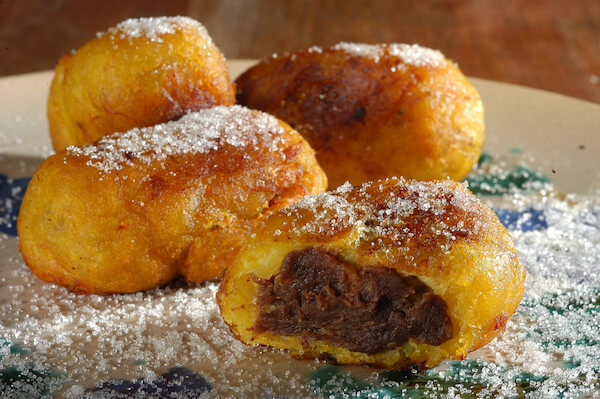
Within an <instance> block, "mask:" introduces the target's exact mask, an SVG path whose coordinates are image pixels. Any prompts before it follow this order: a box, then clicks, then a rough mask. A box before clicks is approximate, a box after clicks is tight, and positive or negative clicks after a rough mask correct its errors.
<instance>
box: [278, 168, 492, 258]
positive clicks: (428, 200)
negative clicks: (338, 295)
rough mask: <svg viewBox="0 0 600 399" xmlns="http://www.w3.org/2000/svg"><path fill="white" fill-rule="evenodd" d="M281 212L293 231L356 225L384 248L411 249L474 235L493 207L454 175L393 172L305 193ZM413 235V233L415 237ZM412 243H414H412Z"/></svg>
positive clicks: (329, 231) (325, 231) (322, 231)
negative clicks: (413, 177)
mask: <svg viewBox="0 0 600 399" xmlns="http://www.w3.org/2000/svg"><path fill="white" fill-rule="evenodd" d="M281 212H283V213H284V214H286V215H287V216H290V217H291V220H292V222H291V225H290V226H289V234H291V235H292V236H305V235H309V236H310V235H319V236H322V237H333V236H335V235H336V234H337V233H340V232H342V231H345V230H347V229H350V228H357V229H359V230H360V231H361V232H362V233H361V237H362V238H361V240H363V241H364V243H366V244H368V245H370V246H372V247H373V249H374V250H381V251H382V252H383V253H388V252H390V253H391V252H394V253H396V252H397V251H396V250H397V249H398V248H399V249H400V251H404V252H409V250H410V251H412V252H414V248H415V247H414V245H413V243H412V241H415V240H417V238H418V240H419V241H420V242H421V244H422V246H424V247H427V246H428V245H429V243H431V244H432V245H433V244H435V245H441V246H442V249H443V250H449V249H450V247H451V245H452V243H453V242H455V241H456V240H458V239H459V238H462V239H476V236H477V235H479V234H481V232H482V228H483V227H484V225H485V223H486V222H485V220H486V219H487V218H489V217H490V215H491V214H492V211H491V210H489V209H487V208H486V207H484V206H483V205H482V204H481V203H480V202H479V200H478V199H477V198H476V197H475V196H473V195H472V194H471V193H470V192H469V191H468V190H467V188H466V185H464V184H460V183H455V182H452V181H449V180H447V181H441V182H418V181H407V180H405V179H403V178H391V179H385V180H379V181H375V182H368V183H365V184H363V185H362V186H358V187H352V186H351V185H350V184H349V183H346V184H344V185H342V186H340V187H339V188H338V189H337V190H335V191H331V192H328V193H324V194H319V195H312V196H307V197H304V198H303V199H302V200H300V201H299V202H297V203H296V204H294V205H292V206H290V207H288V208H286V209H283V210H282V211H281ZM413 238H414V239H413ZM411 248H412V249H411Z"/></svg>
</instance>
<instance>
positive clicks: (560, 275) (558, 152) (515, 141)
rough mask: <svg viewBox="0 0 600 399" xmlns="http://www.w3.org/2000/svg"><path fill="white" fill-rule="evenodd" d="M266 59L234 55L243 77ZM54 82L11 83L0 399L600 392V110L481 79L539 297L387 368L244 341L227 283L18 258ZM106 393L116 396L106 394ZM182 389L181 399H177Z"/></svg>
mask: <svg viewBox="0 0 600 399" xmlns="http://www.w3.org/2000/svg"><path fill="white" fill-rule="evenodd" d="M254 62H255V61H252V60H232V61H230V62H229V66H230V71H231V74H232V76H237V75H238V74H239V73H240V72H241V71H243V70H245V69H246V68H247V67H248V66H250V65H251V64H252V63H254ZM51 78H52V72H40V73H34V74H28V75H21V76H13V77H6V78H0V231H1V237H0V251H2V252H1V253H2V256H1V259H0V392H3V394H4V395H5V396H7V397H43V396H51V395H55V396H57V397H67V398H79V397H89V398H94V397H107V393H110V395H109V397H111V396H114V395H116V393H118V392H121V393H123V395H131V394H132V393H135V392H137V394H138V396H139V397H145V396H151V395H155V396H158V397H161V395H162V396H164V397H175V396H176V395H183V396H185V397H281V398H283V397H285V398H290V397H316V398H345V397H362V398H372V397H373V398H374V397H378V398H382V397H390V398H394V397H498V396H504V397H524V396H536V397H550V398H552V397H557V398H558V397H570V396H592V395H594V394H598V392H600V381H599V377H600V276H598V273H597V269H598V266H599V265H600V201H599V200H598V197H599V195H598V194H600V157H599V156H598V154H600V106H599V105H596V104H592V103H588V102H584V101H580V100H575V99H572V98H568V97H565V96H561V95H558V94H552V93H547V92H542V91H539V90H534V89H529V88H524V87H519V86H513V85H507V84H502V83H497V82H490V81H486V80H482V79H474V78H473V79H470V80H471V82H472V83H473V84H474V85H475V86H476V88H477V89H478V90H479V92H480V94H481V96H482V99H483V102H484V105H485V109H486V145H485V148H484V155H483V156H482V158H481V159H480V162H479V164H478V166H477V167H476V169H475V170H474V171H473V172H472V173H471V175H470V176H469V177H468V178H467V181H468V182H469V184H470V187H471V189H472V190H473V191H474V192H475V193H477V194H478V195H479V196H480V197H481V198H482V199H483V200H484V201H485V202H487V203H488V204H490V205H491V206H493V207H494V209H495V210H496V212H497V214H498V216H499V217H500V219H501V221H502V222H503V223H505V224H506V225H507V227H508V228H509V230H510V231H511V234H512V235H513V237H514V238H515V242H516V244H517V248H518V250H519V255H520V259H521V261H522V262H523V263H524V264H525V266H526V268H527V270H528V278H527V283H526V292H525V296H524V299H523V302H522V304H521V306H520V307H519V309H518V311H517V313H516V314H515V315H514V316H513V318H512V319H511V320H510V321H509V323H508V324H507V328H506V331H505V332H504V333H503V334H502V335H501V336H500V337H499V338H498V339H496V340H494V341H493V342H492V343H491V344H489V345H488V346H486V347H485V348H482V349H480V350H479V351H476V352H474V353H472V354H470V355H469V356H468V358H467V359H464V360H462V361H448V362H444V363H443V364H441V365H440V366H438V367H436V368H434V369H431V370H427V371H425V372H418V371H417V370H404V371H382V370H376V369H371V368H363V367H341V366H336V365H334V364H332V363H328V362H326V361H318V360H296V359H292V358H290V357H289V356H287V355H286V354H285V353H284V352H280V351H276V350H271V349H267V348H251V347H248V346H245V345H243V344H241V343H240V342H238V341H236V340H235V339H234V338H233V337H232V335H231V333H230V332H229V330H228V329H227V327H226V326H225V325H224V323H223V322H222V320H221V318H220V316H219V313H218V309H217V306H216V304H215V300H214V295H215V292H216V289H217V286H216V284H214V283H210V284H206V285H199V286H187V285H185V284H183V283H181V282H175V283H173V284H171V285H169V286H168V287H165V288H162V289H156V290H151V291H148V292H144V293H137V294H130V295H114V296H110V297H99V296H94V295H89V296H85V295H75V294H71V293H68V292H67V291H65V290H64V289H62V288H60V287H56V286H53V285H50V284H46V283H43V282H41V281H39V280H38V279H37V278H36V277H35V276H33V274H32V273H31V272H30V271H29V270H28V269H27V267H26V266H25V265H24V263H23V261H22V259H21V257H20V255H19V253H18V249H17V246H18V241H17V238H16V228H15V223H16V215H17V213H18V207H19V204H20V200H21V199H22V196H23V194H24V191H25V189H26V186H27V183H28V181H29V178H30V177H31V175H32V174H33V172H35V170H36V168H37V167H38V166H39V164H40V163H41V162H42V160H43V159H44V158H45V157H47V156H48V155H49V154H51V153H52V150H51V145H50V140H49V135H48V128H47V122H46V116H45V103H46V97H47V93H48V87H49V82H50V80H51ZM103 395H104V396H103ZM169 395H171V396H169Z"/></svg>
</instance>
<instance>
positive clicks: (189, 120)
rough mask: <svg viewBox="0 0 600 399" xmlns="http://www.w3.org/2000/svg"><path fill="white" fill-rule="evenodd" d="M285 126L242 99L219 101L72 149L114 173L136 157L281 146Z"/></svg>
mask: <svg viewBox="0 0 600 399" xmlns="http://www.w3.org/2000/svg"><path fill="white" fill-rule="evenodd" d="M284 132H285V129H284V127H283V126H282V125H281V124H280V123H279V121H278V120H277V119H276V118H275V117H273V116H271V115H269V114H266V113H264V112H260V111H253V110H249V109H247V108H244V107H241V106H239V105H235V106H232V107H226V106H218V107H213V108H207V109H204V110H200V111H198V112H193V113H189V114H187V115H185V116H184V117H182V118H181V119H179V120H178V121H173V122H167V123H163V124H160V125H156V126H151V127H146V128H135V129H132V130H129V131H127V132H123V133H114V134H112V135H110V136H106V137H104V138H102V139H101V140H100V141H98V142H96V143H95V144H89V145H85V146H82V147H75V146H71V147H69V148H67V154H68V155H71V156H76V157H86V158H88V162H87V164H88V165H90V166H93V167H95V168H97V169H99V170H101V171H103V172H106V173H109V172H111V171H115V170H121V169H123V167H124V166H126V165H127V166H132V165H134V161H135V162H141V163H143V164H150V163H151V162H155V161H163V160H165V159H166V158H167V157H170V156H176V155H184V154H205V153H209V152H211V151H217V150H219V148H221V147H223V146H226V145H229V146H235V147H246V146H261V147H264V148H267V149H268V150H269V151H278V150H279V149H281V145H283V136H282V135H283V133H284ZM65 160H68V158H65Z"/></svg>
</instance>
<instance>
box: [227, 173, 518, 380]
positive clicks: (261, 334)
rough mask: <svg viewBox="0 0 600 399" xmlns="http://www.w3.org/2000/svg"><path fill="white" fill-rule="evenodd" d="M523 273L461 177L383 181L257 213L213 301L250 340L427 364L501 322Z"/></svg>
mask: <svg viewBox="0 0 600 399" xmlns="http://www.w3.org/2000/svg"><path fill="white" fill-rule="evenodd" d="M524 281H525V269H524V268H523V266H522V265H521V264H520V263H519V260H518V257H517V252H516V251H515V247H514V243H513V240H512V238H511V237H510V235H509V233H508V232H507V230H506V229H505V228H504V226H503V225H502V224H501V223H500V221H499V220H498V218H497V216H496V214H495V213H494V212H493V211H492V210H491V209H490V208H488V207H486V206H485V205H483V204H482V203H481V202H479V200H478V199H477V198H476V197H475V196H474V195H473V194H471V192H470V191H468V189H467V188H466V186H465V185H463V184H461V183H456V182H453V181H451V180H445V181H436V182H433V181H432V182H417V181H407V180H405V179H403V178H390V179H385V180H379V181H375V182H369V183H365V184H363V185H361V186H355V187H353V186H351V185H350V184H344V185H342V186H340V187H339V188H338V189H337V190H335V191H332V192H327V193H324V194H320V195H311V196H307V197H304V198H303V199H302V200H300V201H299V202H297V203H295V204H293V205H291V206H289V207H287V208H284V209H280V210H279V211H278V212H276V213H274V214H273V215H271V216H270V217H268V218H267V219H265V220H264V222H262V223H261V225H260V226H259V227H258V228H257V229H256V231H255V234H254V236H253V237H252V239H251V240H249V241H248V243H247V244H246V245H245V246H244V247H243V248H242V249H241V250H240V252H239V253H238V255H237V257H236V259H235V261H234V263H233V265H232V266H231V267H230V268H229V269H228V270H227V272H226V274H225V277H224V279H223V281H222V283H221V286H220V289H219V291H218V294H217V300H218V302H219V306H220V309H221V314H222V316H223V319H224V320H225V322H226V323H227V324H228V325H229V326H230V328H231V330H232V332H233V333H234V334H235V335H236V336H237V337H238V338H239V339H240V340H241V341H243V342H245V343H247V344H251V345H268V346H273V347H275V348H280V349H286V350H288V351H289V353H291V354H292V355H294V356H298V357H331V358H333V359H334V360H335V361H337V362H339V363H342V364H371V365H375V366H378V367H384V368H390V369H394V368H404V367H409V366H414V365H418V366H421V367H432V366H434V365H436V364H438V363H439V362H440V361H442V360H443V359H462V358H464V357H465V356H466V355H467V353H469V352H471V351H473V350H475V349H477V348H479V347H481V346H483V345H485V344H486V343H487V342H489V341H490V340H491V339H493V338H494V337H495V336H496V335H497V334H498V333H499V332H500V331H501V330H503V328H504V325H505V323H506V322H507V320H508V318H509V317H510V316H511V315H512V314H513V312H514V311H515V310H516V308H517V306H518V305H519V302H520V300H521V298H522V295H523V289H524Z"/></svg>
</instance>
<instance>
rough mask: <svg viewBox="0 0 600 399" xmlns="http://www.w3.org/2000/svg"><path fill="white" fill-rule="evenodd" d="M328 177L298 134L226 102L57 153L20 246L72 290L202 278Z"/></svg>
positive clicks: (36, 266) (36, 186)
mask: <svg viewBox="0 0 600 399" xmlns="http://www.w3.org/2000/svg"><path fill="white" fill-rule="evenodd" d="M326 185H327V182H326V177H325V175H324V173H323V171H322V170H321V169H320V167H319V165H318V164H317V162H316V160H315V157H314V152H313V150H312V149H311V148H310V146H309V145H308V143H306V141H305V140H304V139H303V138H302V136H301V135H300V134H299V133H297V132H295V131H294V130H292V129H291V128H290V127H289V126H288V125H286V124H285V123H283V122H280V121H278V120H277V119H276V118H275V117H273V116H271V115H268V114H265V113H263V112H260V111H252V110H248V109H246V108H243V107H241V106H232V107H225V106H218V107H214V108H209V109H205V110H201V111H198V112H196V113H190V114H188V115H186V116H184V117H183V118H182V119H180V120H178V121H175V122H167V123H164V124H161V125H156V126H153V127H147V128H139V129H137V128H136V129H133V130H130V131H128V132H125V133H115V134H113V135H110V136H106V137H104V138H102V139H101V140H100V141H98V142H96V143H95V144H89V145H86V146H82V147H69V148H68V149H67V150H65V151H63V152H61V153H58V154H55V155H53V156H51V157H50V158H48V159H47V160H46V161H45V162H44V163H43V164H42V165H41V166H40V168H39V170H38V171H37V172H36V173H35V175H34V176H33V178H32V180H31V183H30V184H29V187H28V188H27V191H26V194H25V197H24V200H23V204H22V206H21V210H20V214H19V218H18V225H17V227H18V232H19V246H20V250H21V253H22V255H23V258H24V259H25V262H26V263H27V265H28V266H29V267H30V268H31V270H32V271H33V272H34V273H35V274H36V275H37V276H38V277H39V278H41V279H42V280H45V281H48V282H52V283H55V284H58V285H61V286H64V287H67V288H68V289H69V290H71V291H75V292H81V293H95V294H110V293H124V292H134V291H139V290H144V289H148V288H152V287H157V286H159V285H161V284H163V283H166V282H168V281H169V280H171V279H173V278H174V277H175V276H177V275H183V276H184V277H185V279H186V280H187V281H190V282H202V281H205V280H210V279H216V278H219V277H220V276H221V274H222V273H223V270H224V269H225V268H226V267H227V266H229V264H230V263H231V262H232V260H233V258H234V256H235V254H236V253H237V251H238V249H239V247H240V246H241V244H242V243H244V241H245V240H246V239H247V238H248V236H249V235H250V234H251V233H252V231H253V229H254V227H255V225H256V224H257V223H258V222H259V221H261V220H262V219H263V218H264V217H265V216H266V215H268V214H270V213H272V212H273V211H275V210H277V209H279V208H280V207H282V206H286V205H289V204H290V203H292V202H294V201H297V200H298V199H300V198H301V197H303V196H304V195H306V194H314V193H319V192H322V191H324V189H325V186H326Z"/></svg>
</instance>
